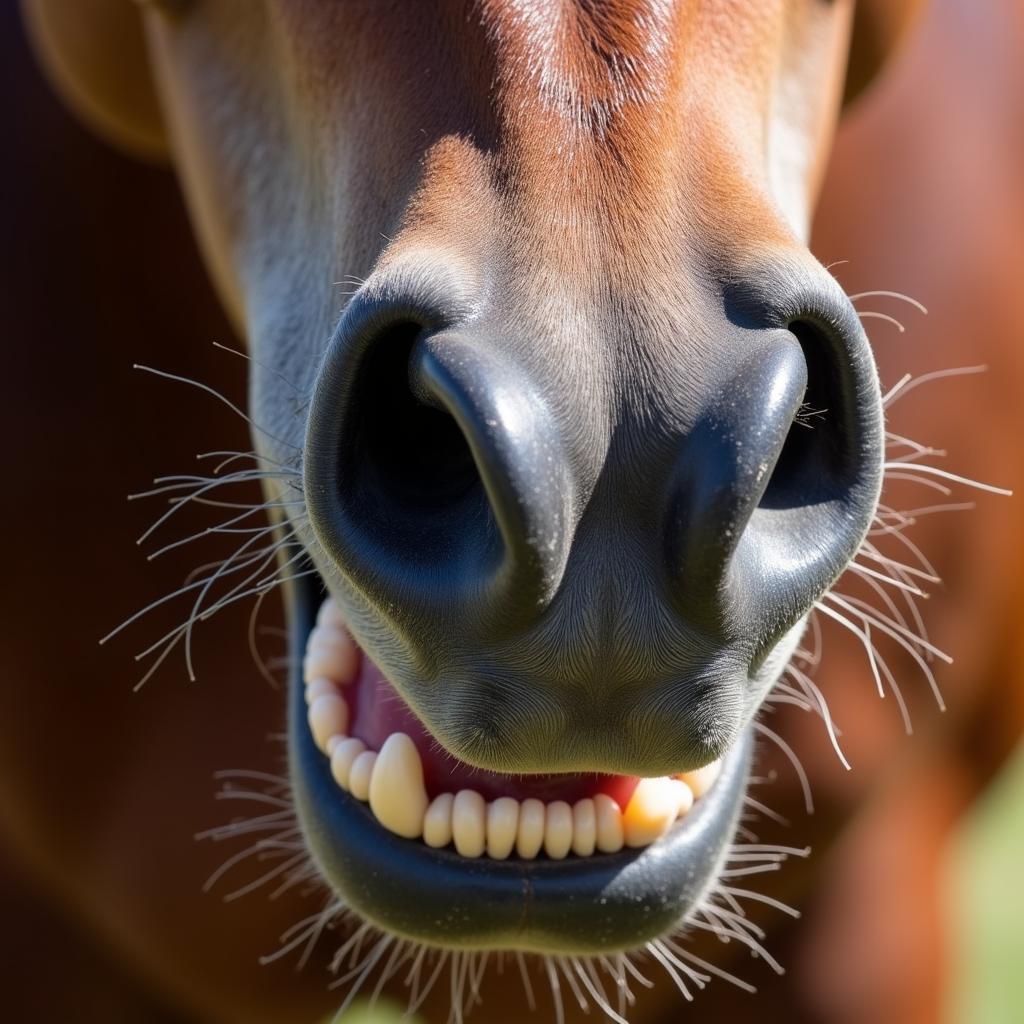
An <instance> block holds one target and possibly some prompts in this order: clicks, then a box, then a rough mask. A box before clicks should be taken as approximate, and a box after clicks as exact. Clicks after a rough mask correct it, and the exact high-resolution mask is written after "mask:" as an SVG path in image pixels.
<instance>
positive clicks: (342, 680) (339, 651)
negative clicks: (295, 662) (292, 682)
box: [302, 626, 359, 686]
mask: <svg viewBox="0 0 1024 1024" xmlns="http://www.w3.org/2000/svg"><path fill="white" fill-rule="evenodd" d="M358 668H359V651H358V650H357V648H356V645H355V643H354V642H353V640H352V637H351V636H349V634H348V632H347V631H346V630H343V629H336V628H334V627H333V626H317V628H316V629H314V630H313V632H312V633H310V635H309V641H308V642H307V644H306V656H305V658H304V659H303V662H302V672H303V678H304V679H305V681H306V682H307V683H310V682H312V681H313V680H314V679H315V678H316V677H317V676H326V677H327V678H328V679H333V680H334V681H335V682H336V683H338V684H339V685H342V686H346V685H348V684H349V683H351V682H352V681H353V680H354V679H355V676H356V671H357V669H358Z"/></svg>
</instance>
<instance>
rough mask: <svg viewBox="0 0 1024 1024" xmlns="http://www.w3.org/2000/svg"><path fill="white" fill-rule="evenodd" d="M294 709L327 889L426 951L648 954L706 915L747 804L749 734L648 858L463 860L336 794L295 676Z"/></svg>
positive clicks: (309, 822)
mask: <svg viewBox="0 0 1024 1024" xmlns="http://www.w3.org/2000/svg"><path fill="white" fill-rule="evenodd" d="M304 583H305V581H304ZM304 583H300V584H298V585H292V586H291V587H290V589H289V600H288V603H289V609H290V616H291V623H292V630H291V643H292V650H293V654H295V655H296V657H295V658H294V664H296V665H298V664H300V663H301V655H302V651H303V648H304V645H305V641H306V637H307V636H308V634H309V631H310V629H311V627H312V622H313V619H314V617H315V612H316V600H317V594H316V587H315V585H304ZM298 671H299V670H298V669H296V670H295V672H298ZM289 703H290V712H291V714H290V726H289V735H290V758H291V774H292V779H293V786H294V794H295V801H296V805H297V809H298V813H299V820H300V822H301V824H302V828H303V831H304V834H305V838H306V841H307V844H308V845H309V847H310V849H311V850H312V852H313V855H314V857H315V858H316V860H317V861H318V863H319V866H320V868H321V870H322V872H323V874H324V876H325V878H326V880H327V881H328V883H329V884H330V885H331V886H332V887H333V888H334V889H335V890H336V892H337V894H338V896H339V897H340V899H341V900H342V901H343V903H344V904H345V905H347V906H348V907H350V908H351V909H353V910H355V911H356V912H357V913H359V914H360V915H361V916H362V917H364V918H365V919H367V920H369V921H370V922H372V923H374V924H376V925H378V926H380V927H381V928H383V929H384V930H386V931H388V932H392V933H397V934H399V935H401V936H405V937H408V938H414V939H416V940H418V941H421V942H425V943H427V944H432V945H437V946H450V947H465V946H471V947H473V948H480V949H487V948H498V949H520V950H532V951H548V952H551V951H554V952H560V953H604V952H609V951H620V950H627V949H632V948H637V947H639V946H642V945H643V944H644V943H645V942H646V941H648V940H650V939H652V938H655V937H657V936H660V935H663V934H665V933H666V932H670V931H672V930H673V929H675V928H676V927H678V926H679V925H680V924H681V923H682V921H683V919H684V918H685V917H686V916H687V914H688V913H689V912H690V911H691V910H692V909H693V908H694V907H695V906H696V905H697V904H698V903H699V901H700V899H701V897H702V895H703V894H704V892H705V890H706V889H707V887H708V886H709V885H710V884H711V883H712V882H713V881H714V879H715V877H716V875H717V873H718V870H719V866H720V862H721V860H722V858H723V856H724V855H725V852H726V849H727V847H728V844H729V842H730V840H731V839H732V836H733V834H734V832H735V829H736V824H737V818H738V816H739V811H740V808H741V806H742V803H743V795H744V791H745V786H746V779H747V774H748V765H749V758H750V745H751V744H750V739H749V736H748V735H747V734H744V735H743V736H742V737H741V738H740V740H739V741H738V742H737V743H736V744H735V745H734V747H733V748H732V750H731V751H730V752H729V753H728V754H727V755H726V758H725V761H724V763H723V771H722V775H721V777H720V778H719V780H718V782H717V784H716V785H715V787H714V788H713V789H712V791H711V792H710V793H709V794H707V796H706V797H705V798H704V799H703V800H701V801H699V802H698V804H697V805H696V806H695V808H694V810H693V811H692V812H691V814H690V815H688V816H687V817H686V818H685V819H683V820H681V821H680V822H677V824H676V825H675V826H674V827H673V829H672V831H671V832H670V833H669V834H668V835H667V836H665V837H664V838H663V839H662V840H659V841H658V842H656V843H655V844H653V845H652V846H650V847H646V848H644V849H640V850H630V849H626V850H623V851H622V852H620V853H617V854H605V855H602V856H599V857H592V858H583V859H572V860H566V861H551V860H543V859H539V860H533V861H521V860H516V859H510V860H507V861H494V860H467V859H466V858H463V857H461V856H459V855H458V854H456V853H454V852H451V851H448V850H434V849H430V848H429V847H427V846H425V845H424V844H422V843H417V842H410V841H408V840H405V839H402V838H400V837H399V836H396V835H393V834H392V833H390V832H388V831H387V830H386V829H384V828H383V827H382V826H381V825H380V824H379V823H378V822H377V821H376V819H375V818H374V817H373V815H372V813H371V812H370V811H369V809H368V808H367V807H366V806H365V805H364V804H362V803H360V802H359V801H358V800H355V799H354V798H352V797H350V796H349V795H347V794H346V793H344V792H342V791H341V790H339V789H338V787H337V786H336V785H335V784H334V782H333V779H332V778H331V774H330V770H329V767H328V763H327V761H326V759H325V758H323V757H322V756H321V755H320V752H319V751H318V750H317V748H316V747H315V745H314V743H313V740H312V738H311V736H310V733H309V730H308V729H307V728H306V724H305V706H304V701H303V688H302V681H301V679H300V678H298V676H297V675H294V676H293V678H292V680H291V696H290V702H289Z"/></svg>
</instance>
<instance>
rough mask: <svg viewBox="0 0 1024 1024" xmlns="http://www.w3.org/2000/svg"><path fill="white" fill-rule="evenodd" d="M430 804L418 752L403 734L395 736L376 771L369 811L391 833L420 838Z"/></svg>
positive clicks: (383, 749) (385, 747)
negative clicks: (424, 817)
mask: <svg viewBox="0 0 1024 1024" xmlns="http://www.w3.org/2000/svg"><path fill="white" fill-rule="evenodd" d="M429 802H430V801H429V800H428V799H427V788H426V786H425V785H424V784H423V763H422V762H421V761H420V754H419V751H418V750H417V749H416V746H415V744H414V743H413V741H412V740H411V739H409V737H408V736H406V734H405V733H404V732H394V733H392V734H391V735H390V736H389V737H388V738H387V739H386V740H385V741H384V745H383V746H382V747H381V748H380V753H379V754H378V756H377V763H376V765H375V766H374V769H373V777H372V779H371V780H370V810H371V811H373V813H374V816H375V817H376V819H377V820H378V821H379V822H380V823H381V824H382V825H383V826H384V827H385V828H386V829H387V830H388V831H389V832H394V833H395V835H399V836H404V837H405V838H406V839H418V838H419V837H420V835H422V833H423V816H424V814H426V811H427V806H428V804H429Z"/></svg>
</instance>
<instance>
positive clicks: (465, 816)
mask: <svg viewBox="0 0 1024 1024" xmlns="http://www.w3.org/2000/svg"><path fill="white" fill-rule="evenodd" d="M486 814H487V805H486V803H485V802H484V798H483V797H482V796H481V795H480V794H479V793H477V792H476V790H473V789H460V790H459V792H458V793H456V794H455V803H454V805H453V806H452V839H453V840H454V841H455V849H456V850H458V851H459V853H460V854H461V855H462V856H463V857H479V856H480V855H481V854H482V853H483V852H484V849H485V847H486V843H487V823H486Z"/></svg>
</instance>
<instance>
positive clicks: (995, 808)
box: [950, 747, 1024, 1024]
mask: <svg viewBox="0 0 1024 1024" xmlns="http://www.w3.org/2000/svg"><path fill="white" fill-rule="evenodd" d="M951 868H952V870H951V877H950V883H951V901H952V910H953V928H954V935H955V937H956V942H957V945H956V947H955V955H954V960H953V964H954V969H955V971H956V976H955V977H954V979H953V982H952V993H951V1005H950V1022H951V1024H1020V1022H1022V1021H1024V747H1021V748H1019V749H1018V751H1017V754H1016V756H1015V757H1014V758H1013V760H1012V761H1011V762H1010V763H1009V764H1008V765H1007V767H1006V768H1005V769H1004V770H1003V772H1002V773H1001V775H1000V777H999V778H998V779H997V780H996V783H995V785H994V786H993V787H992V789H990V790H989V792H988V793H986V794H985V796H984V797H983V799H982V801H981V802H980V803H979V804H978V806H977V807H976V808H975V809H974V810H973V811H972V812H971V814H970V816H969V818H968V819H967V820H966V822H965V823H964V826H963V827H962V829H961V832H960V835H959V836H958V837H957V840H956V843H955V845H954V849H953V856H952V861H951Z"/></svg>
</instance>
